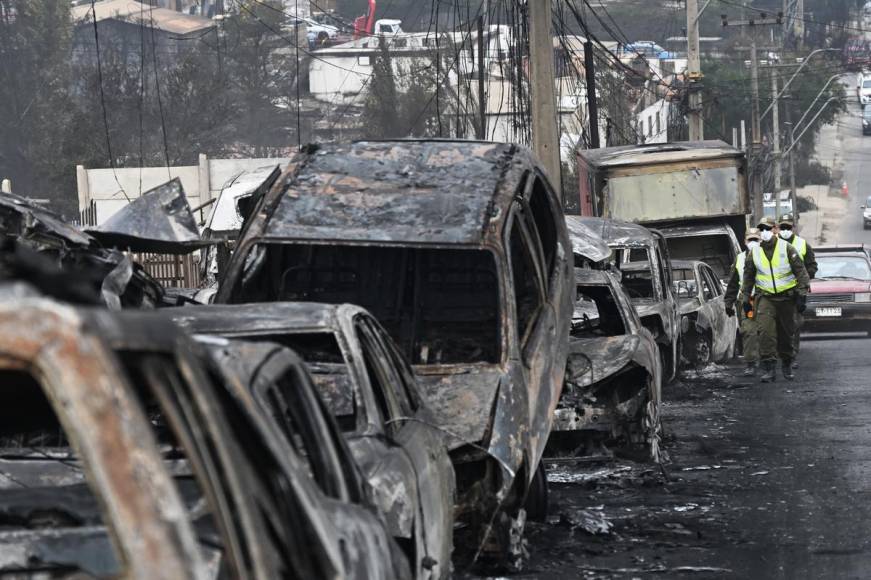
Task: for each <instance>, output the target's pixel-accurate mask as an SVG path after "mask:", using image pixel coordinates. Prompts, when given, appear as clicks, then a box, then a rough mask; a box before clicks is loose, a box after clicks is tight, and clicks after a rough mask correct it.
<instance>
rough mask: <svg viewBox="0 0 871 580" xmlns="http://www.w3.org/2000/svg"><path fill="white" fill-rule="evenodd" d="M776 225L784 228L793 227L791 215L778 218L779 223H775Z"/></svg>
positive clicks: (793, 222)
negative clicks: (784, 226)
mask: <svg viewBox="0 0 871 580" xmlns="http://www.w3.org/2000/svg"><path fill="white" fill-rule="evenodd" d="M777 224H778V225H786V226H794V225H795V220H794V219H793V218H792V214H791V213H788V214H786V215H783V216H781V217H780V221H778V222H777Z"/></svg>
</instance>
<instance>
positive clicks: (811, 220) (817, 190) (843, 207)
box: [798, 185, 847, 246]
mask: <svg viewBox="0 0 871 580" xmlns="http://www.w3.org/2000/svg"><path fill="white" fill-rule="evenodd" d="M798 195H799V196H800V197H806V198H808V199H811V200H813V202H814V203H815V204H816V205H817V208H818V209H816V210H813V211H806V212H803V213H802V214H801V215H800V217H799V219H800V220H801V221H800V228H801V236H802V237H804V238H805V239H806V240H807V241H808V242H810V244H811V246H820V245H824V244H826V243H827V240H826V233H827V232H829V231H831V228H832V227H834V226H835V225H836V224H838V223H840V222H841V220H842V218H843V217H844V215H845V214H846V213H847V200H846V199H844V198H842V197H834V196H829V186H828V185H807V186H805V187H799V188H798Z"/></svg>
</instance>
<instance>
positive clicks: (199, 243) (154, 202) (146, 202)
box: [88, 177, 210, 254]
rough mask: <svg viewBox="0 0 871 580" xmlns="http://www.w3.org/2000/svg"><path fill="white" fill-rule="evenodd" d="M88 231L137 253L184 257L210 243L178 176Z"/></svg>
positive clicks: (110, 244)
mask: <svg viewBox="0 0 871 580" xmlns="http://www.w3.org/2000/svg"><path fill="white" fill-rule="evenodd" d="M88 232H89V233H90V234H91V235H93V236H94V237H95V238H97V239H98V240H100V241H101V242H102V243H103V244H104V245H107V246H112V247H116V248H119V249H125V250H131V251H134V252H162V253H167V254H184V253H188V252H191V251H193V250H196V249H197V248H200V247H203V246H207V245H209V243H210V242H208V241H206V240H203V239H201V237H200V231H199V228H198V227H197V221H196V219H195V218H194V214H193V212H192V211H191V206H190V204H189V203H188V200H187V197H186V196H185V194H184V188H183V187H182V185H181V180H180V179H179V178H177V177H176V178H175V179H173V180H172V181H169V182H167V183H164V184H163V185H160V186H158V187H155V188H154V189H151V190H149V191H147V192H145V193H143V194H142V195H141V196H140V197H138V198H136V199H134V200H133V201H131V202H130V203H129V204H127V205H125V206H124V207H122V208H121V209H120V210H118V211H117V212H116V213H115V214H114V215H112V217H110V218H109V219H108V220H106V221H105V222H104V223H102V224H101V225H99V226H97V227H96V228H92V229H89V230H88Z"/></svg>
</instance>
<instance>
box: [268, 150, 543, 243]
mask: <svg viewBox="0 0 871 580" xmlns="http://www.w3.org/2000/svg"><path fill="white" fill-rule="evenodd" d="M533 166H534V161H533V158H532V155H531V153H530V152H529V151H528V150H527V149H525V148H523V147H519V146H517V145H512V144H504V143H484V142H460V141H385V142H371V141H364V142H358V143H352V144H350V145H338V144H332V145H323V146H317V147H313V148H311V149H309V150H308V151H305V152H301V153H299V154H298V155H297V157H296V158H295V159H294V160H292V161H291V163H290V165H289V167H288V169H287V171H286V172H285V174H284V175H283V176H282V177H281V178H280V179H279V181H278V182H277V183H276V186H275V188H274V189H273V190H272V191H271V192H270V194H269V196H267V197H268V198H269V199H270V200H272V201H273V202H274V205H270V206H269V207H270V209H269V210H267V224H266V226H265V230H264V235H263V237H264V238H271V239H293V240H308V241H318V240H333V241H338V240H344V241H348V242H368V243H371V242H382V243H396V244H451V245H456V244H464V245H467V244H473V245H481V244H483V243H484V241H485V239H486V237H487V235H488V234H489V233H491V232H492V231H501V222H502V221H503V220H504V219H505V217H506V215H507V214H508V208H509V206H510V204H511V202H512V199H513V198H514V195H515V192H516V190H517V187H518V185H519V184H520V183H521V181H522V179H523V177H524V175H525V172H526V171H527V170H530V169H531V168H532V167H533ZM275 196H280V199H276V197H275Z"/></svg>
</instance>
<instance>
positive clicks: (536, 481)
mask: <svg viewBox="0 0 871 580" xmlns="http://www.w3.org/2000/svg"><path fill="white" fill-rule="evenodd" d="M548 504H549V499H548V489H547V468H546V467H545V465H544V460H543V459H542V460H541V461H539V462H538V467H537V468H536V470H535V475H534V476H533V477H532V483H530V484H529V490H528V491H527V492H526V502H525V503H524V505H523V507H524V508H525V509H526V517H527V518H528V519H529V520H531V521H533V522H544V521H547V509H548Z"/></svg>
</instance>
